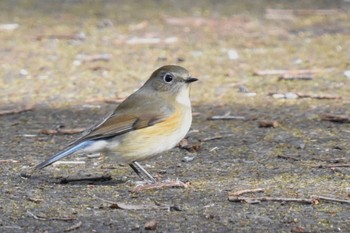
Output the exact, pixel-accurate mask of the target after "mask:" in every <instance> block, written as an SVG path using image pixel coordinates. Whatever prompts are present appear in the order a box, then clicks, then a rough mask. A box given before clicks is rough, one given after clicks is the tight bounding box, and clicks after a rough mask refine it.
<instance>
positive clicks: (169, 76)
mask: <svg viewBox="0 0 350 233" xmlns="http://www.w3.org/2000/svg"><path fill="white" fill-rule="evenodd" d="M163 80H164V82H166V83H171V82H173V80H174V76H173V75H172V74H169V73H166V74H165V75H164V76H163Z"/></svg>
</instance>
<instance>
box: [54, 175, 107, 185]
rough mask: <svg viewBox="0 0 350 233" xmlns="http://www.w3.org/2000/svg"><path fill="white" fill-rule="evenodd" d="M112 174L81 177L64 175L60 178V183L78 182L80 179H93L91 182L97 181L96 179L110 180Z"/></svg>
mask: <svg viewBox="0 0 350 233" xmlns="http://www.w3.org/2000/svg"><path fill="white" fill-rule="evenodd" d="M111 179H112V176H111V175H102V176H95V177H82V178H69V177H65V178H62V179H61V180H60V183H61V184H67V183H70V182H80V181H93V182H98V181H108V180H111Z"/></svg>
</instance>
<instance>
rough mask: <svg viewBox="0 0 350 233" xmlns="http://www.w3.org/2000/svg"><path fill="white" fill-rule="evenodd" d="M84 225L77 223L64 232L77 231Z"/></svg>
mask: <svg viewBox="0 0 350 233" xmlns="http://www.w3.org/2000/svg"><path fill="white" fill-rule="evenodd" d="M82 224H83V223H82V222H81V221H79V222H77V223H76V224H73V225H72V226H70V227H68V228H66V229H64V232H68V231H73V230H75V229H78V228H80V227H81V225H82Z"/></svg>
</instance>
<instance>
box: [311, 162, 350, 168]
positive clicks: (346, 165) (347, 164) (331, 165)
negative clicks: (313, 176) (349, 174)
mask: <svg viewBox="0 0 350 233" xmlns="http://www.w3.org/2000/svg"><path fill="white" fill-rule="evenodd" d="M313 167H315V168H336V167H350V163H343V164H320V165H316V166H313Z"/></svg>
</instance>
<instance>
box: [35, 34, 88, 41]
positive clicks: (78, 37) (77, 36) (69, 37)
mask: <svg viewBox="0 0 350 233" xmlns="http://www.w3.org/2000/svg"><path fill="white" fill-rule="evenodd" d="M36 39H37V40H43V39H57V40H85V35H84V34H81V33H77V34H75V35H68V34H67V35H64V34H62V35H54V34H52V35H39V36H37V37H36Z"/></svg>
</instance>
